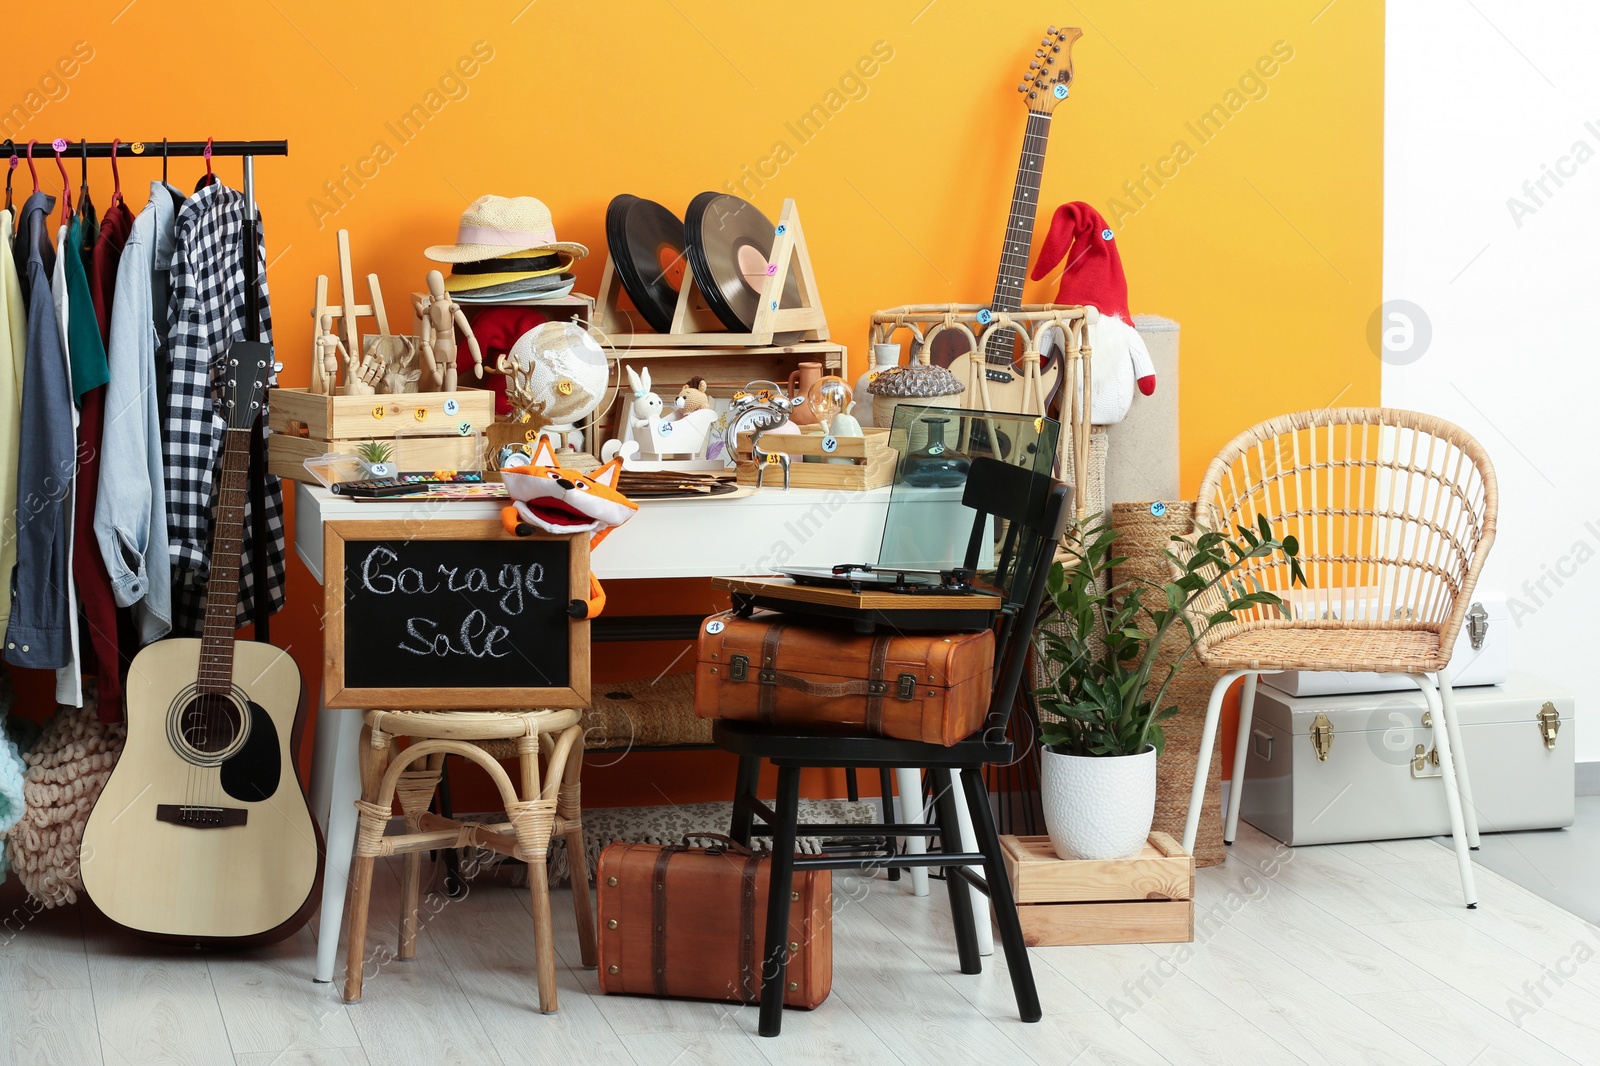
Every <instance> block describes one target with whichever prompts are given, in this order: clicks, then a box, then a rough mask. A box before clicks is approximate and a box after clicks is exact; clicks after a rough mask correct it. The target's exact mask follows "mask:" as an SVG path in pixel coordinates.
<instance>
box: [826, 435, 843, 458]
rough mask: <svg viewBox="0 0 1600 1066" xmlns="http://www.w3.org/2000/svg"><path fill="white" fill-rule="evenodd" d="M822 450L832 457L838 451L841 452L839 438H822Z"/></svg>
mask: <svg viewBox="0 0 1600 1066" xmlns="http://www.w3.org/2000/svg"><path fill="white" fill-rule="evenodd" d="M822 450H823V451H825V452H827V453H828V454H829V455H832V454H833V453H834V452H836V451H838V450H839V440H838V438H837V437H823V438H822Z"/></svg>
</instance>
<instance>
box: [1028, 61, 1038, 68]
mask: <svg viewBox="0 0 1600 1066" xmlns="http://www.w3.org/2000/svg"><path fill="white" fill-rule="evenodd" d="M1028 69H1029V70H1038V69H1039V61H1038V60H1037V59H1035V60H1034V61H1033V62H1032V63H1029V64H1028Z"/></svg>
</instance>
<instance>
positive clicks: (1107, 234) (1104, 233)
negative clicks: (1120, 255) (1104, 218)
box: [1100, 226, 1116, 241]
mask: <svg viewBox="0 0 1600 1066" xmlns="http://www.w3.org/2000/svg"><path fill="white" fill-rule="evenodd" d="M1114 236H1116V234H1114V233H1112V232H1111V227H1109V226H1107V227H1106V228H1105V229H1103V230H1101V231H1100V239H1101V240H1103V241H1109V240H1110V239H1111V238H1112V237H1114Z"/></svg>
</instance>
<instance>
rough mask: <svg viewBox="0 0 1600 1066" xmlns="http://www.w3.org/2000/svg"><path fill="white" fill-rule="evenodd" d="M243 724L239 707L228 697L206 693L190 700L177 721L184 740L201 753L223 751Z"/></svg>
mask: <svg viewBox="0 0 1600 1066" xmlns="http://www.w3.org/2000/svg"><path fill="white" fill-rule="evenodd" d="M243 725H244V720H243V719H242V718H241V717H240V714H239V708H238V707H237V706H235V705H234V702H233V701H232V700H231V699H229V698H228V697H227V696H223V695H216V694H208V693H201V694H200V695H198V696H195V697H194V698H193V699H191V700H190V701H189V702H188V703H187V704H186V705H185V706H184V708H183V714H182V715H181V716H180V718H179V720H178V728H179V731H180V732H181V734H182V736H183V741H184V743H185V744H187V745H189V746H190V747H191V748H193V749H194V750H195V751H198V752H200V753H201V754H204V755H215V754H217V753H218V752H221V751H226V750H227V749H228V748H229V746H231V745H232V744H233V742H234V740H235V739H237V738H238V736H239V730H240V728H241V727H242V726H243Z"/></svg>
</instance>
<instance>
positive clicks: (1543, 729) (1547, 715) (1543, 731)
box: [1534, 701, 1561, 751]
mask: <svg viewBox="0 0 1600 1066" xmlns="http://www.w3.org/2000/svg"><path fill="white" fill-rule="evenodd" d="M1534 720H1535V721H1537V722H1538V723H1539V735H1540V736H1542V737H1544V746H1545V747H1547V748H1549V749H1550V750H1551V751H1555V750H1556V734H1557V733H1559V732H1561V713H1560V712H1559V711H1557V710H1556V705H1555V704H1553V703H1550V702H1549V701H1546V702H1545V705H1544V706H1543V707H1540V708H1539V713H1538V714H1536V715H1534Z"/></svg>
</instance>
